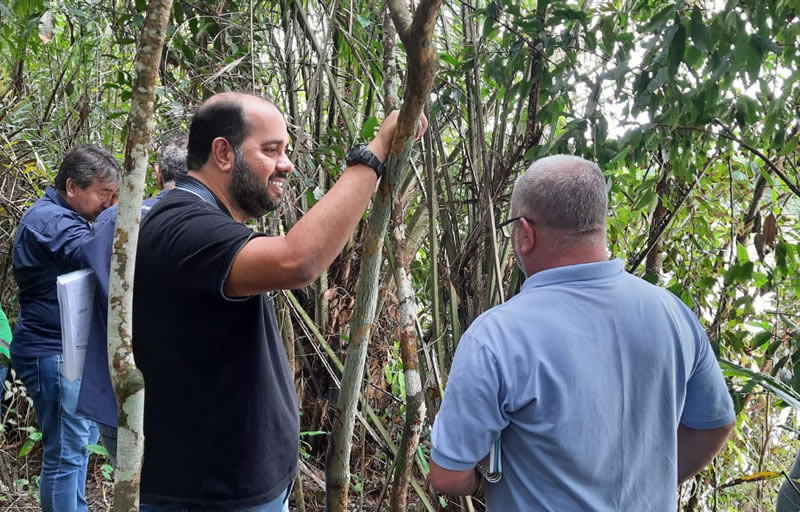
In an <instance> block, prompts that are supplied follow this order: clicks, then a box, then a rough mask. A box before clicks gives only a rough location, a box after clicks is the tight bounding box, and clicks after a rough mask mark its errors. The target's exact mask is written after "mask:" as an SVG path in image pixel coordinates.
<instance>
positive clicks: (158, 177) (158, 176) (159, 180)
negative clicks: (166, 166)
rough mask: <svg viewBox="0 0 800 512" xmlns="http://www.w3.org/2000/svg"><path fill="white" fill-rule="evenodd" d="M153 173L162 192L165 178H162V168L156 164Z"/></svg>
mask: <svg viewBox="0 0 800 512" xmlns="http://www.w3.org/2000/svg"><path fill="white" fill-rule="evenodd" d="M153 172H154V173H155V175H156V185H158V189H159V190H161V189H163V188H164V178H163V177H162V176H161V166H160V165H158V164H155V165H154V166H153Z"/></svg>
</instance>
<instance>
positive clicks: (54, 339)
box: [11, 187, 91, 357]
mask: <svg viewBox="0 0 800 512" xmlns="http://www.w3.org/2000/svg"><path fill="white" fill-rule="evenodd" d="M89 233H91V228H90V226H89V222H88V221H87V220H86V219H84V218H83V217H81V216H80V215H79V214H78V212H76V211H75V210H73V209H72V208H71V207H70V206H69V204H67V202H66V201H65V200H64V198H62V197H61V196H60V195H59V193H58V191H56V189H54V188H53V187H47V190H45V193H44V196H42V197H41V198H40V199H39V200H38V201H36V202H35V203H33V205H32V206H31V207H30V208H28V210H27V211H26V212H25V215H23V216H22V220H21V221H20V224H19V227H18V228H17V237H16V240H15V242H14V252H13V257H12V258H13V259H12V264H13V269H14V278H15V279H16V280H17V284H18V285H19V305H20V312H19V320H18V321H17V326H16V329H15V330H14V343H13V344H12V345H11V354H12V355H15V356H22V357H44V356H50V355H54V354H60V353H61V351H62V350H61V319H60V315H59V310H58V295H57V294H56V277H58V276H59V275H61V274H66V273H68V272H72V271H74V270H79V269H81V268H82V267H83V265H82V262H81V257H80V246H81V245H82V243H83V241H84V240H85V239H86V237H87V236H88V235H89Z"/></svg>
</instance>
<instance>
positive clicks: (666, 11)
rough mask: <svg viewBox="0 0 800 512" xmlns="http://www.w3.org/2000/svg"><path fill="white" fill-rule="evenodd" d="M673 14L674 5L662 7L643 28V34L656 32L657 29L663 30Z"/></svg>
mask: <svg viewBox="0 0 800 512" xmlns="http://www.w3.org/2000/svg"><path fill="white" fill-rule="evenodd" d="M673 14H675V4H674V3H672V4H670V5H668V6H666V7H664V8H663V9H662V10H661V11H659V13H658V14H656V15H655V16H653V18H652V19H651V20H650V23H648V24H647V26H646V27H645V32H656V31H658V30H659V29H662V28H664V25H666V23H667V20H669V19H670V18H671V17H672V15H673Z"/></svg>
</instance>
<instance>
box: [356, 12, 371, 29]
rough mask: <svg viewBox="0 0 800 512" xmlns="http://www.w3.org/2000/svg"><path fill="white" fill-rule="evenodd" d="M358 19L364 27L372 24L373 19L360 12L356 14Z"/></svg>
mask: <svg viewBox="0 0 800 512" xmlns="http://www.w3.org/2000/svg"><path fill="white" fill-rule="evenodd" d="M356 19H357V20H358V24H359V25H361V26H362V27H364V28H367V27H369V26H370V25H372V20H370V19H369V18H366V17H364V16H361V15H360V14H356Z"/></svg>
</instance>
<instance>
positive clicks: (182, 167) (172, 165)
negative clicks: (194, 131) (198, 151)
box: [157, 133, 189, 183]
mask: <svg viewBox="0 0 800 512" xmlns="http://www.w3.org/2000/svg"><path fill="white" fill-rule="evenodd" d="M188 145H189V136H188V135H186V134H185V133H179V134H177V135H171V136H169V137H167V138H166V139H165V140H164V142H163V144H161V152H159V154H158V162H157V163H158V166H159V167H160V168H161V180H162V181H163V182H164V183H169V182H170V181H174V180H175V175H176V174H186V154H187V153H188V149H187V147H188Z"/></svg>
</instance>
